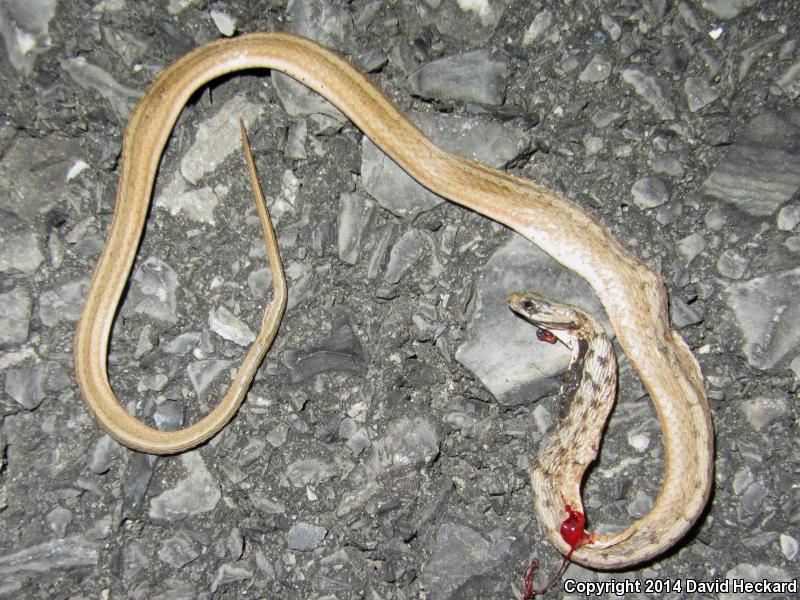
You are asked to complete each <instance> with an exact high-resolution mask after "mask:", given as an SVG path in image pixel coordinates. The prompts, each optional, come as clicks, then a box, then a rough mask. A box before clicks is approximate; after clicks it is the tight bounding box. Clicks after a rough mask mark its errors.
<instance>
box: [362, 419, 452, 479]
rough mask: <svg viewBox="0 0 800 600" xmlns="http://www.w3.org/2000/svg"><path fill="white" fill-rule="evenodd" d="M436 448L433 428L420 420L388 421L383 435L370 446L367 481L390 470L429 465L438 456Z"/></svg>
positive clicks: (437, 436)
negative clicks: (368, 478) (370, 454)
mask: <svg viewBox="0 0 800 600" xmlns="http://www.w3.org/2000/svg"><path fill="white" fill-rule="evenodd" d="M439 444H440V440H439V435H438V434H437V433H436V428H435V427H434V426H433V424H432V423H431V422H430V421H428V420H427V419H425V418H424V417H411V418H402V419H397V420H395V421H392V422H391V423H390V424H389V426H388V427H387V428H386V434H385V435H384V436H383V437H382V438H381V439H380V440H378V441H376V442H375V443H373V444H372V449H373V453H372V457H371V460H370V463H369V464H368V465H367V470H368V472H369V474H370V479H373V478H374V477H376V476H377V475H379V474H380V473H384V472H386V471H389V470H392V469H399V468H403V467H409V466H421V465H428V464H430V463H431V462H433V459H435V458H436V457H437V456H438V455H439Z"/></svg>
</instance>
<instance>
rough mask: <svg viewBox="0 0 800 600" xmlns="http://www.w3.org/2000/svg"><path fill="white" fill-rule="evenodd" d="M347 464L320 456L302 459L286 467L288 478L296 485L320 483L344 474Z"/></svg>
mask: <svg viewBox="0 0 800 600" xmlns="http://www.w3.org/2000/svg"><path fill="white" fill-rule="evenodd" d="M343 466H345V465H340V464H334V463H330V462H326V461H324V460H320V459H318V458H308V459H300V460H296V461H294V462H292V463H290V464H289V465H288V466H287V467H286V478H287V479H288V480H289V481H290V482H291V483H292V485H294V486H295V487H304V486H306V485H319V484H320V483H323V482H325V481H330V480H331V479H333V478H334V477H338V476H340V475H342V467H343Z"/></svg>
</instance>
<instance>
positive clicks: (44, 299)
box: [39, 279, 89, 327]
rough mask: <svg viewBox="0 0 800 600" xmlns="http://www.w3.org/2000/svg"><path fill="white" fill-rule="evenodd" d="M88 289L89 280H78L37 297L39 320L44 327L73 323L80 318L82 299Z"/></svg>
mask: <svg viewBox="0 0 800 600" xmlns="http://www.w3.org/2000/svg"><path fill="white" fill-rule="evenodd" d="M88 289H89V280H88V279H80V280H78V281H71V282H69V283H65V284H64V285H62V286H61V287H59V288H56V289H55V290H50V291H47V292H44V293H43V294H42V295H41V296H40V297H39V319H40V320H41V321H42V324H43V325H44V326H45V327H52V326H53V325H57V324H58V323H60V322H62V321H67V322H75V321H77V320H78V319H79V318H80V316H81V308H82V307H83V299H84V297H85V296H86V292H87V291H88Z"/></svg>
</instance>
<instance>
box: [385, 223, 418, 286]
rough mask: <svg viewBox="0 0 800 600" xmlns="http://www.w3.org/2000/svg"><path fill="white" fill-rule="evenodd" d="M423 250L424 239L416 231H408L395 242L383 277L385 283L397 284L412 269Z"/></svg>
mask: <svg viewBox="0 0 800 600" xmlns="http://www.w3.org/2000/svg"><path fill="white" fill-rule="evenodd" d="M424 249H425V238H424V237H423V236H422V234H421V233H420V232H419V231H417V230H416V229H409V230H408V231H406V232H405V233H404V234H403V235H402V236H400V239H399V240H397V242H396V243H395V245H394V246H392V250H391V252H390V253H389V264H387V265H386V272H385V273H384V275H383V279H384V281H386V283H398V282H399V281H400V280H401V279H402V278H403V275H405V274H406V272H407V271H408V270H409V269H410V268H411V267H413V266H414V265H415V264H416V263H417V261H418V260H419V259H420V257H421V256H422V251H423V250H424Z"/></svg>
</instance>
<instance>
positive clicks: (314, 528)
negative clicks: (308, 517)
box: [286, 521, 328, 552]
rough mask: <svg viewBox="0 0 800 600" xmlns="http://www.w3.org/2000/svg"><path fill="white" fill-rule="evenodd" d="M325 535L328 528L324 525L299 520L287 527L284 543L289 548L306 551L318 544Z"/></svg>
mask: <svg viewBox="0 0 800 600" xmlns="http://www.w3.org/2000/svg"><path fill="white" fill-rule="evenodd" d="M326 535H328V530H327V529H325V528H324V527H320V526H319V525H312V524H311V523H306V522H304V521H300V522H299V523H295V524H294V525H292V527H291V529H289V533H288V534H287V535H286V545H287V546H288V547H289V550H299V551H300V552H308V551H309V550H313V549H314V548H316V547H317V546H319V545H320V544H321V543H322V541H323V540H324V539H325V536H326Z"/></svg>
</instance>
